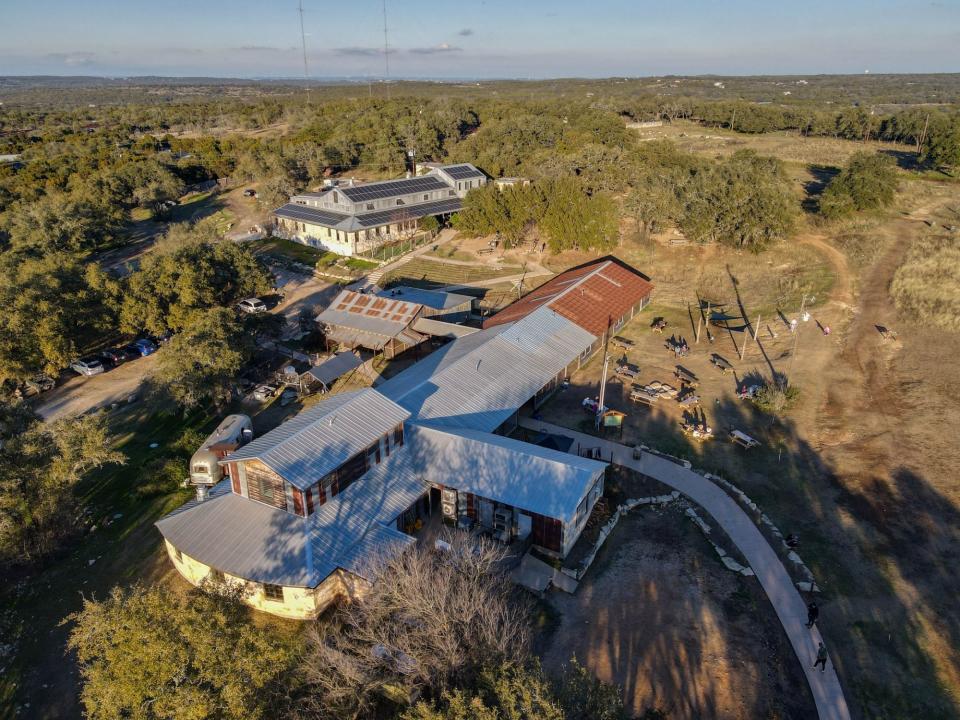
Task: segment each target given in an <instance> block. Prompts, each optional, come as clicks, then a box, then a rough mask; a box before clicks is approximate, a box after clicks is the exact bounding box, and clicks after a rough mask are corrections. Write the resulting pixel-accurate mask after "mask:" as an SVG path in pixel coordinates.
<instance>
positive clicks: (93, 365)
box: [70, 357, 106, 375]
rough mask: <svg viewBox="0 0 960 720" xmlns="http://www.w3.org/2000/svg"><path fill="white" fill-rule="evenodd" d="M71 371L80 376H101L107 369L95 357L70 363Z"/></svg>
mask: <svg viewBox="0 0 960 720" xmlns="http://www.w3.org/2000/svg"><path fill="white" fill-rule="evenodd" d="M70 369H71V370H73V371H74V372H76V373H79V374H80V375H99V374H100V373H102V372H103V371H104V370H105V369H106V368H104V367H103V363H102V362H100V361H99V360H98V359H97V358H95V357H88V358H81V359H79V360H75V361H74V362H72V363H70Z"/></svg>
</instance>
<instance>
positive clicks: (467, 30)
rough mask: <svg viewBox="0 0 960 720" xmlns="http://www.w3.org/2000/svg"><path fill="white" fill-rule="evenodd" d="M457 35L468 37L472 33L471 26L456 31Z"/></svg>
mask: <svg viewBox="0 0 960 720" xmlns="http://www.w3.org/2000/svg"><path fill="white" fill-rule="evenodd" d="M457 35H459V36H460V37H470V36H471V35H473V28H464V29H463V30H461V31H460V32H458V33H457Z"/></svg>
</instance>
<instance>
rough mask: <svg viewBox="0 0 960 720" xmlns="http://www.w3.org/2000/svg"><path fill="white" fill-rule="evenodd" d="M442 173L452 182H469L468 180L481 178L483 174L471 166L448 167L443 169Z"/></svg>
mask: <svg viewBox="0 0 960 720" xmlns="http://www.w3.org/2000/svg"><path fill="white" fill-rule="evenodd" d="M443 171H444V172H445V173H446V174H447V175H449V176H450V177H452V178H453V179H454V180H469V179H470V178H476V177H483V173H482V172H480V171H479V170H477V169H476V168H475V167H473V166H472V165H450V166H448V167H445V168H443Z"/></svg>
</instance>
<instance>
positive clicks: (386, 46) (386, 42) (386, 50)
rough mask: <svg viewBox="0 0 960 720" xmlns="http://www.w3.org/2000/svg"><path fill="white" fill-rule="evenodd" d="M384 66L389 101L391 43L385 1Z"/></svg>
mask: <svg viewBox="0 0 960 720" xmlns="http://www.w3.org/2000/svg"><path fill="white" fill-rule="evenodd" d="M383 66H384V69H385V70H386V75H385V76H384V84H385V85H386V86H387V100H389V99H390V41H389V39H388V36H387V0H383Z"/></svg>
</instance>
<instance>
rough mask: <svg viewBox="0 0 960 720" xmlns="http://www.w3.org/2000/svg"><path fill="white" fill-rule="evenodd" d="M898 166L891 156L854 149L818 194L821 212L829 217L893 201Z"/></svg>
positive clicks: (884, 204) (886, 204) (879, 206)
mask: <svg viewBox="0 0 960 720" xmlns="http://www.w3.org/2000/svg"><path fill="white" fill-rule="evenodd" d="M896 189H897V170H896V164H895V163H894V161H893V158H891V157H889V156H887V155H880V154H878V153H870V152H858V153H854V154H853V155H852V156H851V157H850V160H849V161H848V162H847V166H846V167H845V168H844V169H843V170H841V171H840V174H839V175H837V176H836V177H835V178H833V180H831V181H830V184H829V185H828V186H827V189H826V190H824V192H823V195H822V197H821V198H820V212H822V213H823V214H824V215H826V216H827V217H829V218H837V217H841V216H843V215H848V214H849V213H851V212H854V211H857V210H874V209H876V208H882V207H886V206H888V205H889V204H890V203H892V202H893V196H894V193H895V192H896Z"/></svg>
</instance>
